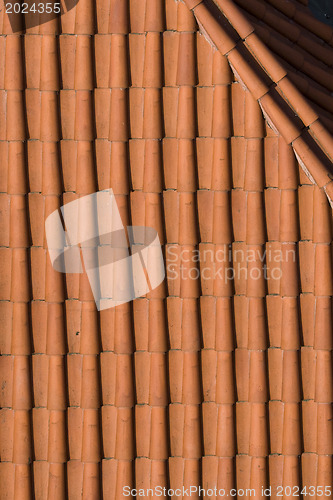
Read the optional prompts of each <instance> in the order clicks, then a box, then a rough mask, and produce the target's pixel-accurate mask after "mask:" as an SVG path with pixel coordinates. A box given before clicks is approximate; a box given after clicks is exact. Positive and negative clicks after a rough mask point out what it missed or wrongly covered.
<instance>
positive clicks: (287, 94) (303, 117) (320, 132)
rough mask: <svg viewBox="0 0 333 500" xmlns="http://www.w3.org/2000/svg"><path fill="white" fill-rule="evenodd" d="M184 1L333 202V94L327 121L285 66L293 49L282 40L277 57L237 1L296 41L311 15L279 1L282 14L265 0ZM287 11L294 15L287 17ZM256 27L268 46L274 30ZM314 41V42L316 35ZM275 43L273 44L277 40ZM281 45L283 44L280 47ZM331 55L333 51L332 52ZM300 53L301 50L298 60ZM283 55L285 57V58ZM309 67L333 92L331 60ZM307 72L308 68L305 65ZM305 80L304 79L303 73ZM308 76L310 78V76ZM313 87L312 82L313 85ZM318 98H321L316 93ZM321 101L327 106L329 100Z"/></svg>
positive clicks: (331, 36)
mask: <svg viewBox="0 0 333 500" xmlns="http://www.w3.org/2000/svg"><path fill="white" fill-rule="evenodd" d="M185 3H186V5H187V6H188V7H189V8H190V9H192V10H193V12H194V15H195V17H196V19H197V21H198V24H199V26H200V28H201V29H202V31H203V33H204V34H205V35H206V36H207V37H208V38H209V40H210V42H211V43H213V44H214V46H215V47H216V48H217V49H218V50H219V51H220V52H221V53H222V54H223V55H225V56H227V58H228V61H229V63H230V65H231V67H232V69H233V71H234V74H235V76H236V78H237V79H238V80H239V81H240V82H242V83H243V84H244V85H245V87H246V88H247V89H248V90H249V91H250V92H251V94H252V95H253V97H254V98H255V99H256V100H258V102H259V103H260V106H261V108H262V110H263V113H264V115H265V117H266V119H267V120H268V123H270V124H271V126H272V127H273V128H274V129H275V130H276V131H277V132H278V133H280V134H281V135H282V136H283V137H284V139H285V140H286V142H287V143H288V144H291V145H292V147H293V149H294V151H295V153H296V155H297V157H298V158H299V161H300V162H301V164H302V165H303V166H304V169H305V171H306V173H307V175H310V177H311V179H312V180H314V181H315V182H316V184H317V185H318V186H319V187H320V188H324V189H325V191H326V193H327V195H328V197H329V199H330V202H331V203H332V198H331V196H330V193H331V192H332V188H333V183H332V179H333V163H332V161H333V136H332V135H331V134H330V132H329V130H328V129H327V128H326V127H325V126H324V124H323V122H325V116H327V114H329V115H330V123H331V121H332V117H333V108H332V107H331V103H333V99H332V96H331V95H330V92H327V94H328V95H327V99H326V100H325V101H326V109H325V111H326V113H325V115H324V119H323V120H322V119H321V116H320V113H317V111H316V109H315V108H314V107H313V106H312V104H311V102H310V101H309V100H308V99H307V98H306V97H304V95H303V94H302V93H301V92H300V91H299V90H298V89H297V87H296V86H295V85H294V83H293V80H294V81H295V77H293V76H291V77H290V76H289V74H288V70H287V69H286V68H285V67H284V64H283V62H284V59H285V58H286V57H288V55H284V54H288V47H287V48H286V47H285V46H284V45H283V42H280V48H281V49H282V50H281V54H278V56H280V57H277V56H276V55H274V53H272V52H271V51H270V50H269V48H268V47H267V46H266V45H265V43H264V42H263V41H262V40H261V38H260V36H258V35H257V33H256V28H255V25H254V24H252V23H251V21H250V20H249V19H248V18H247V16H246V14H244V13H243V12H242V10H241V9H240V8H239V7H238V5H237V4H240V5H242V6H243V7H244V8H246V9H248V10H250V12H251V13H252V15H255V16H256V21H259V20H262V21H263V22H267V20H268V24H269V25H273V26H274V28H276V29H279V25H281V28H280V31H282V33H284V35H286V33H287V31H288V29H289V30H290V33H291V35H290V36H291V37H293V36H295V38H296V40H297V39H299V37H300V36H301V34H302V30H303V32H304V31H305V33H306V32H307V31H308V30H307V26H308V24H309V22H310V17H311V16H310V14H308V13H306V12H303V11H302V10H301V11H300V12H298V9H300V8H299V7H298V5H297V2H294V3H293V2H288V3H286V2H278V4H281V5H280V10H281V11H282V13H283V14H281V13H279V12H277V11H276V10H275V8H271V9H270V5H266V2H263V1H261V0H236V2H233V1H232V0H215V1H214V2H213V1H211V0H205V1H203V0H202V1H199V0H185ZM268 3H269V4H273V5H274V7H275V5H276V4H277V3H276V2H274V1H273V0H271V1H270V2H268ZM217 9H218V10H217ZM287 13H288V14H289V15H290V17H289V18H288V19H286V18H284V15H285V14H287ZM266 18H267V19H266ZM226 21H227V23H226ZM295 22H299V26H298V27H297V25H296V27H295ZM314 24H316V23H314ZM257 31H258V32H259V33H260V32H261V36H262V38H263V39H264V41H265V42H268V46H269V39H270V37H271V34H269V35H268V40H267V37H266V40H265V33H266V32H264V33H263V31H262V30H261V31H260V27H259V28H257ZM295 31H296V35H295ZM297 31H298V34H297ZM324 31H326V33H327V34H326V37H325V38H326V39H327V40H326V43H328V44H332V42H333V29H331V28H328V29H326V30H324ZM314 32H316V29H314ZM311 34H312V33H311ZM324 35H325V33H324ZM309 39H310V40H311V37H309ZM272 45H273V46H274V43H273V44H272ZM278 48H279V45H278V47H277V48H276V50H278ZM283 49H284V50H283ZM302 50H304V49H302ZM296 52H297V51H296ZM323 52H324V49H323ZM331 53H332V51H330V54H331ZM297 55H298V54H297V53H296V54H295V58H296V60H297ZM281 57H282V61H281V62H280V60H281ZM290 62H293V61H289V63H290ZM331 63H332V61H331ZM296 64H297V63H296ZM303 66H305V62H303ZM303 66H302V65H301V67H300V68H299V70H298V71H297V73H296V75H297V76H298V74H299V72H302V68H303ZM316 66H317V67H316ZM307 68H308V71H307V72H308V73H309V72H310V73H311V72H312V73H313V77H314V78H316V77H315V75H316V74H318V73H319V80H320V72H321V74H322V75H323V76H322V78H323V80H325V82H326V86H328V87H329V89H327V90H328V91H329V90H332V85H333V84H332V81H333V78H332V77H333V72H332V64H330V66H329V67H328V68H325V69H323V68H321V67H320V65H316V62H313V61H312V65H311V62H309V61H307ZM295 69H298V68H297V66H296V68H294V69H293V71H292V73H294V72H295ZM303 71H305V72H306V69H305V70H303ZM297 76H296V82H297ZM300 78H301V79H302V81H303V79H304V77H303V76H301V77H300ZM305 78H307V81H309V78H308V77H305ZM321 83H323V82H321ZM308 85H310V84H309V83H308ZM301 87H302V85H301ZM319 91H320V90H319ZM306 93H308V94H310V96H311V89H310V90H308V89H307V92H306ZM314 100H316V93H315V92H314ZM322 104H323V106H324V102H323V103H322ZM327 112H328V113H327Z"/></svg>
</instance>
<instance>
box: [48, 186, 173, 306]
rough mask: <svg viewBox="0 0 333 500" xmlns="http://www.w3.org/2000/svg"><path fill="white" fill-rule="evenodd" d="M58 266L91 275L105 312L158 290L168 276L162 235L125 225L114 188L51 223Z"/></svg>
mask: <svg viewBox="0 0 333 500" xmlns="http://www.w3.org/2000/svg"><path fill="white" fill-rule="evenodd" d="M45 230H46V239H47V245H48V251H49V255H50V259H51V263H52V266H53V268H54V269H55V270H56V271H58V272H61V273H83V272H84V270H85V271H86V273H87V276H88V279H89V283H90V286H91V289H92V292H93V295H94V299H95V302H96V307H97V309H98V310H99V311H101V310H104V309H109V308H112V307H116V306H118V305H120V304H124V303H126V302H130V301H132V300H134V299H135V298H138V297H142V296H143V295H145V294H147V293H148V292H150V291H152V290H154V289H155V288H156V287H157V286H158V285H160V284H161V283H162V281H163V280H164V277H165V269H164V261H163V254H162V249H161V245H160V240H159V237H158V234H157V231H156V230H155V229H153V228H151V227H141V226H128V227H127V228H125V227H124V225H123V223H122V220H121V217H120V213H119V209H118V206H117V202H116V199H115V196H114V194H113V191H112V189H109V190H105V191H99V192H98V193H94V194H91V195H88V196H84V197H82V198H79V199H78V200H75V201H72V202H70V203H68V204H67V205H64V206H62V207H61V208H60V211H58V210H56V211H55V212H53V213H52V214H51V215H49V217H48V218H47V219H46V221H45Z"/></svg>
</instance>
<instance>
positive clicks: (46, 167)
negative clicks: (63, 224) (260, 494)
mask: <svg viewBox="0 0 333 500" xmlns="http://www.w3.org/2000/svg"><path fill="white" fill-rule="evenodd" d="M186 3H187V5H186ZM208 4H209V2H200V1H197V0H194V1H192V2H189V1H188V2H185V3H183V2H175V1H174V0H166V1H164V2H163V1H161V0H145V1H144V2H143V1H141V0H140V1H138V0H131V1H130V2H127V1H121V2H119V1H118V2H116V1H113V0H112V1H111V2H110V1H105V0H99V1H97V3H96V5H95V4H94V3H93V2H92V1H90V0H80V2H79V3H78V5H77V7H76V8H74V9H72V10H71V11H70V12H68V13H66V14H65V15H64V16H62V17H61V18H59V19H57V20H54V21H52V22H50V23H45V24H44V25H41V26H37V27H35V28H32V29H29V30H28V31H27V33H24V32H23V31H22V34H15V35H13V34H11V32H10V28H9V23H8V19H7V18H6V15H4V14H3V13H2V14H1V16H2V17H1V27H2V32H3V33H4V34H6V35H7V36H3V37H1V40H2V41H1V45H0V51H1V54H2V56H1V57H2V60H3V61H4V63H3V64H1V65H0V87H1V107H2V110H3V115H4V117H5V120H4V121H3V122H2V125H1V126H0V155H1V194H0V207H1V208H0V210H1V254H2V256H1V260H0V262H1V275H2V280H1V281H2V283H1V297H0V298H1V302H0V318H1V325H2V331H1V337H0V344H1V353H2V358H1V376H2V385H1V387H2V391H1V405H2V408H3V409H2V410H1V427H2V430H1V432H2V435H3V436H4V439H3V441H2V445H1V460H2V464H1V477H2V479H3V485H4V486H3V487H4V491H5V495H7V497H8V498H34V497H36V498H71V499H75V498H121V497H122V496H123V487H124V486H126V485H127V486H129V487H131V488H132V487H136V488H154V487H155V486H162V487H164V486H165V487H171V488H178V487H180V488H181V487H183V486H184V487H185V488H187V487H189V486H191V485H192V486H195V485H197V486H199V485H201V486H202V487H204V488H214V487H215V486H216V487H218V488H224V489H225V490H226V491H227V490H229V489H231V488H243V489H245V488H257V489H258V491H260V490H261V487H268V486H269V485H271V486H272V487H273V488H274V487H276V486H279V485H280V486H288V485H292V486H295V487H297V486H299V487H300V488H301V487H303V486H307V487H309V486H311V485H314V486H318V485H322V486H325V485H327V486H329V485H331V483H332V451H333V450H332V444H331V443H332V442H333V441H332V397H333V395H332V329H331V323H332V268H331V241H332V224H331V216H332V212H331V208H330V206H329V203H328V200H327V197H326V195H325V192H324V190H323V189H322V188H323V187H325V190H326V193H327V194H328V195H329V196H330V195H332V192H331V184H330V178H329V177H328V176H327V168H326V165H328V163H325V161H324V160H323V157H322V156H321V155H322V152H323V151H324V152H325V153H327V157H329V156H330V155H331V154H332V150H331V144H330V140H331V138H330V135H329V134H328V132H327V129H326V128H325V126H323V125H322V124H321V121H322V123H324V124H325V123H329V122H330V120H332V115H331V109H330V101H329V99H328V100H327V102H325V98H324V97H323V96H325V95H326V93H325V90H323V87H326V91H327V90H328V89H329V88H330V81H329V75H330V70H327V69H326V68H327V66H326V65H328V63H329V61H330V60H331V59H330V57H331V46H330V44H331V37H330V34H329V32H328V30H324V31H323V32H322V39H323V40H324V41H325V43H324V42H321V41H320V42H318V39H317V38H315V36H314V35H316V36H318V25H317V24H316V23H313V25H311V26H310V25H309V17H308V14H305V11H303V10H302V9H301V8H299V7H298V6H297V4H296V2H289V3H285V2H281V4H278V2H276V1H273V0H269V1H267V2H263V1H257V2H254V0H253V1H251V2H247V3H246V5H245V4H244V3H243V2H242V1H241V0H237V2H230V1H229V2H219V1H217V2H216V4H217V6H218V7H219V8H221V9H222V10H223V12H224V16H225V17H224V19H223V22H222V21H221V20H219V18H218V16H217V15H216V12H217V11H214V9H211V8H208V6H209V5H208ZM238 5H242V7H244V9H245V10H246V11H250V12H251V13H252V14H254V16H249V17H244V16H243V17H242V15H241V14H240V13H241V10H240V8H239V6H238ZM271 6H273V7H274V8H272V7H271ZM188 7H190V9H194V14H195V15H196V17H197V20H199V24H200V29H201V30H202V29H203V31H201V32H199V31H198V26H197V23H196V20H195V17H194V15H193V11H190V10H189V8H188ZM254 7H256V10H254ZM276 9H278V10H280V12H282V14H279V13H277V11H276ZM242 12H243V11H242ZM243 13H244V12H243ZM290 19H293V22H294V24H293V26H295V30H294V31H293V32H291V35H290V36H289V38H288V37H287V38H288V39H289V41H290V40H291V41H292V42H293V43H294V46H293V50H292V51H290V53H289V54H285V53H284V51H285V50H286V49H285V47H286V46H289V45H288V43H289V42H288V43H287V42H286V29H287V28H289V27H290V25H291V23H290ZM272 25H274V26H273V27H274V29H275V30H276V32H278V33H277V34H274V37H276V38H274V44H273V46H272V48H273V50H275V52H277V53H278V56H279V57H281V59H282V64H281V62H280V61H279V60H278V59H277V57H276V56H274V55H272V53H269V52H268V51H267V50H266V49H265V47H263V44H262V42H261V41H260V39H259V38H258V36H257V35H259V36H260V37H261V38H262V39H263V40H265V36H266V35H267V31H265V30H266V26H269V27H271V26H272ZM221 26H222V28H221ZM230 26H232V27H233V28H230ZM269 29H270V28H269ZM235 30H236V31H235ZM256 33H257V34H256ZM272 37H273V35H272ZM272 37H269V39H270V40H271V39H272ZM209 38H210V39H211V40H212V41H213V42H214V44H213V45H215V46H213V45H212V44H211V43H210V41H209ZM240 39H245V43H243V42H241V41H240ZM267 43H268V42H267ZM295 44H296V45H297V47H296V45H295ZM268 45H269V43H268ZM216 47H217V48H216ZM282 48H283V49H282ZM217 49H218V50H217ZM224 54H227V55H228V57H226V56H225V55H224ZM299 54H302V55H303V56H304V60H303V64H302V66H301V62H300V63H299V67H298V69H299V70H300V71H301V72H302V76H301V78H302V79H303V80H302V81H303V82H305V84H304V85H305V86H307V91H306V92H304V93H305V94H306V93H307V92H308V94H311V95H312V97H311V96H310V97H311V99H312V100H313V101H315V102H317V103H319V104H320V105H321V106H322V107H326V110H322V111H320V113H318V109H317V108H314V107H313V106H312V104H310V105H309V104H308V102H307V101H306V100H305V99H304V97H303V96H301V95H300V94H299V93H298V92H297V91H296V90H295V89H294V87H293V86H292V85H291V83H290V80H293V78H294V81H296V80H297V78H300V76H299V75H298V76H296V77H294V76H293V74H292V73H291V74H289V75H288V78H286V76H285V75H286V71H285V68H286V69H287V70H288V73H289V67H288V65H287V66H284V64H285V63H284V62H283V60H285V59H287V61H289V63H292V64H294V65H295V57H297V55H299ZM314 57H316V58H317V60H320V62H315V61H314V60H313V58H314ZM258 61H259V62H260V64H261V65H262V66H263V67H264V69H265V71H266V73H267V74H268V75H269V78H268V77H267V74H264V73H263V71H262V69H260V67H259V65H258ZM229 63H230V64H229ZM230 65H231V66H230ZM318 69H319V71H317V70H318ZM233 71H234V73H233ZM289 78H290V80H289ZM295 78H296V80H295ZM309 79H311V80H309ZM272 81H273V82H275V83H277V87H276V88H275V90H273V89H272V87H271V84H272ZM315 81H316V83H314V82H315ZM309 82H310V83H309ZM244 83H245V85H246V86H247V87H248V89H249V90H246V89H245V88H244ZM316 85H317V86H316ZM276 89H277V90H278V92H277V90H276ZM313 89H316V90H317V91H318V93H317V94H316V92H315V91H314V90H313ZM258 99H259V100H260V105H261V107H260V105H259V103H258V102H257V100H258ZM286 102H287V103H289V104H290V107H289V108H288V106H287V108H286V107H285V104H286ZM290 110H292V111H290ZM293 113H294V114H297V119H295V117H294V116H292V114H293ZM318 114H319V117H320V121H318ZM325 119H326V120H327V122H325ZM308 127H309V128H308ZM305 128H306V129H307V130H309V131H310V133H308V131H307V130H306V131H305V132H304V130H305ZM328 129H329V127H328ZM278 132H280V134H281V135H279V134H278ZM311 140H312V141H313V143H311ZM291 144H292V146H293V147H294V149H295V150H296V153H297V156H295V154H294V151H293V148H292V146H291ZM316 144H317V146H316ZM316 148H317V149H316ZM297 160H298V161H299V163H298V162H297ZM309 162H310V163H309ZM308 165H311V168H310V167H308V170H309V171H310V178H309V177H308V176H307V175H305V173H304V171H306V167H307V166H308ZM306 173H309V172H306ZM107 188H112V189H113V191H114V193H115V195H116V200H117V204H118V207H119V209H120V212H121V216H122V219H123V222H124V224H126V225H130V224H133V225H145V226H151V227H154V228H155V229H156V230H157V231H158V234H159V238H160V241H161V243H162V244H163V246H164V252H165V257H166V259H165V260H166V266H167V280H166V282H165V283H163V284H162V285H161V286H160V287H159V288H158V289H156V290H154V291H153V292H151V293H150V294H148V295H147V296H146V297H142V298H139V299H137V300H135V301H134V303H133V304H125V305H122V306H118V307H117V308H116V309H109V310H106V311H103V312H101V313H98V312H97V310H96V307H95V303H94V300H93V296H92V293H91V290H90V286H89V283H88V280H87V277H86V275H84V274H83V275H74V274H67V275H61V274H60V273H57V272H56V271H55V270H54V269H53V268H52V266H51V263H50V260H49V258H48V255H47V248H46V240H45V235H44V221H45V219H46V217H47V216H48V215H49V214H50V213H51V212H52V211H54V210H56V209H58V208H59V207H60V206H61V205H62V204H64V203H68V202H70V201H72V200H74V199H77V198H78V197H81V196H83V195H85V194H89V193H92V192H95V191H97V190H103V189H107ZM198 256H199V257H198ZM277 256H278V258H276V257H277ZM272 496H273V497H274V494H273V495H272Z"/></svg>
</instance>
